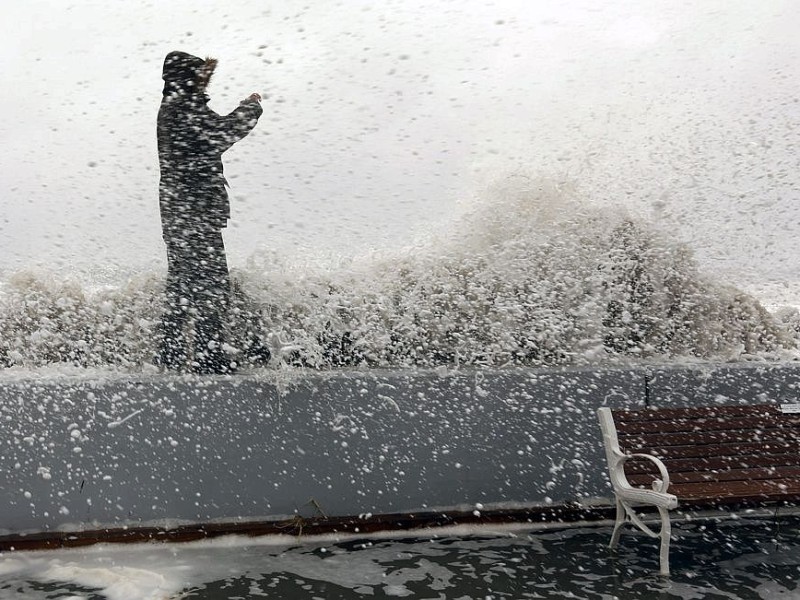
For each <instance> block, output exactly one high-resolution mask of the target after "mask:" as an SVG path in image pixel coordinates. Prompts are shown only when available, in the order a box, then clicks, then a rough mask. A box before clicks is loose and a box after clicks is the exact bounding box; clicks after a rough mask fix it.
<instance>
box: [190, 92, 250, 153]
mask: <svg viewBox="0 0 800 600" xmlns="http://www.w3.org/2000/svg"><path fill="white" fill-rule="evenodd" d="M263 112H264V111H263V109H262V108H261V105H260V104H259V103H258V102H249V101H246V102H243V103H242V104H240V105H239V106H238V107H237V108H236V109H235V110H234V111H233V112H231V113H230V114H227V115H224V116H222V115H218V114H217V113H215V112H214V111H213V110H211V109H210V108H209V109H207V110H206V111H205V113H204V115H203V119H202V122H201V123H200V124H199V129H200V131H201V132H202V133H201V135H202V136H203V137H204V138H205V139H206V141H207V142H208V143H210V144H211V146H212V147H213V148H214V151H215V152H217V153H218V154H222V153H223V152H225V151H226V150H227V149H228V148H230V147H231V146H233V145H234V144H235V143H236V142H238V141H239V140H241V139H242V138H243V137H245V136H246V135H247V134H248V133H250V132H251V131H252V130H253V127H255V126H256V123H257V122H258V118H259V117H260V116H261V114H262V113H263Z"/></svg>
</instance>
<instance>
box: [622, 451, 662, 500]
mask: <svg viewBox="0 0 800 600" xmlns="http://www.w3.org/2000/svg"><path fill="white" fill-rule="evenodd" d="M631 458H644V459H647V460H649V461H650V462H652V463H653V464H654V465H655V466H656V467H658V471H659V473H660V474H661V479H656V480H654V481H653V490H654V491H656V492H661V493H663V494H666V493H667V489H669V473H668V472H667V467H666V466H665V465H664V463H663V462H661V459H659V458H658V457H656V456H653V455H652V454H641V453H637V454H620V455H619V460H618V461H617V464H616V465H615V468H616V469H618V470H619V474H620V476H621V477H622V478H624V479H627V478H626V477H625V471H624V469H623V467H624V465H625V462H626V461H627V460H629V459H631Z"/></svg>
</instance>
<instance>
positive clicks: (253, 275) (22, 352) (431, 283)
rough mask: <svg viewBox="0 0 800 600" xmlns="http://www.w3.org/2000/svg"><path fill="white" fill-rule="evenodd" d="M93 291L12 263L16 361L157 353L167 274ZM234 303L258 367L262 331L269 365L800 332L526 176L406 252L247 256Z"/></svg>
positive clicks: (660, 238) (499, 357)
mask: <svg viewBox="0 0 800 600" xmlns="http://www.w3.org/2000/svg"><path fill="white" fill-rule="evenodd" d="M90 289H91V287H90V286H89V285H87V284H85V283H84V284H81V283H80V282H78V281H74V280H67V279H63V278H59V277H58V276H56V275H55V274H49V275H41V274H40V275H35V274H33V273H18V274H16V275H14V276H12V277H11V278H9V279H8V280H7V281H6V282H5V284H4V292H5V293H4V294H3V295H2V296H0V361H1V362H2V364H3V365H5V366H11V365H21V366H23V367H38V366H42V365H46V364H52V363H57V362H67V363H73V364H77V365H81V366H91V367H102V366H108V367H112V368H114V369H118V370H126V371H134V372H135V371H140V370H142V369H143V368H146V365H149V363H150V361H151V359H152V357H153V356H154V354H155V350H156V346H157V340H156V331H157V321H158V315H159V314H160V312H161V309H162V305H161V303H162V291H163V280H162V279H161V278H159V277H158V276H156V275H154V274H143V275H141V276H139V277H137V278H135V279H131V280H130V281H129V282H128V283H127V284H126V285H124V286H121V287H118V288H108V287H106V288H103V289H100V290H92V291H88V290H90ZM231 308H232V309H231V311H230V319H229V324H228V331H229V345H228V346H227V347H228V349H229V351H230V352H232V353H233V354H234V355H235V356H237V357H238V358H239V360H240V362H242V363H243V364H244V365H245V366H247V365H248V362H250V361H252V360H253V359H252V354H251V353H250V352H249V350H250V349H252V348H254V347H268V348H270V349H271V351H272V360H271V363H270V364H271V365H272V366H278V365H284V366H303V367H312V368H317V369H329V368H336V367H343V366H360V367H379V368H414V367H423V368H434V367H438V366H442V365H445V366H449V367H458V366H461V365H474V366H486V367H503V366H506V365H528V366H554V365H576V364H577V365H581V364H584V365H585V364H609V363H610V364H614V363H621V362H630V361H655V362H669V361H677V360H686V359H692V360H714V361H731V360H743V359H747V358H753V357H758V358H762V359H763V358H770V357H772V358H774V357H779V356H785V352H786V351H787V350H790V349H792V348H793V347H794V336H793V334H792V332H791V331H790V327H787V326H786V325H783V324H781V323H779V322H778V321H777V320H775V319H774V318H773V317H772V316H771V315H770V314H769V313H768V312H767V311H766V310H765V309H763V308H762V307H761V306H760V305H759V303H758V302H757V301H756V300H755V299H754V298H752V297H750V296H747V295H746V294H744V293H742V292H740V291H738V290H736V289H735V288H733V287H731V286H729V285H726V284H724V283H720V282H715V281H713V280H712V279H711V278H710V277H708V276H706V275H704V274H702V273H701V272H700V271H699V269H698V267H697V265H696V263H695V261H694V258H693V256H692V253H691V251H690V249H689V248H688V247H687V246H686V245H684V244H681V243H679V242H677V241H675V240H673V239H671V238H670V237H668V236H667V235H666V234H665V233H663V232H660V231H658V230H657V228H656V227H654V226H653V225H652V224H650V223H648V222H646V221H645V220H643V219H641V218H637V217H633V216H631V215H628V214H626V213H625V212H624V211H621V210H614V209H608V208H599V207H596V206H593V205H592V204H590V203H586V202H580V201H578V200H576V199H574V198H573V197H572V195H571V194H570V193H569V192H568V191H565V189H564V188H563V187H562V186H559V185H556V184H554V183H551V182H547V181H542V180H536V179H530V178H527V177H522V176H515V177H510V178H506V179H504V180H503V181H502V182H501V184H499V185H496V186H494V187H493V188H492V189H490V190H489V191H488V192H487V193H486V194H485V195H484V196H483V197H481V198H478V199H476V200H475V201H474V202H473V203H471V204H469V205H466V206H465V208H464V210H463V211H462V214H460V215H459V216H457V217H454V218H453V219H452V220H451V221H450V222H449V223H447V224H446V225H441V226H439V227H435V226H431V228H430V230H429V231H428V232H427V234H426V236H425V237H424V238H422V239H420V240H418V241H417V243H416V244H415V245H413V246H412V247H409V248H406V249H404V250H403V251H397V252H394V253H388V252H384V253H381V254H376V255H374V256H372V257H369V259H366V258H362V259H354V260H353V261H351V262H349V263H342V264H339V265H337V266H335V267H328V268H324V269H323V268H319V267H314V266H312V265H306V266H305V268H302V267H300V266H298V265H297V264H293V263H292V262H291V261H289V260H288V259H287V258H286V257H282V256H277V255H275V254H267V255H266V257H265V258H264V257H262V260H261V261H257V260H255V259H254V260H251V261H248V264H247V265H245V266H244V267H243V268H240V269H236V270H234V290H233V302H232V307H231ZM783 321H784V322H786V319H783ZM260 356H261V357H262V358H263V356H264V355H263V353H262V354H261V355H260ZM254 364H255V365H256V366H263V363H260V362H258V361H257V360H256V362H255V363H254Z"/></svg>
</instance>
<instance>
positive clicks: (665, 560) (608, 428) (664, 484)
mask: <svg viewBox="0 0 800 600" xmlns="http://www.w3.org/2000/svg"><path fill="white" fill-rule="evenodd" d="M597 417H598V418H599V419H600V429H601V430H602V432H603V445H604V446H605V449H606V459H607V460H608V474H609V477H610V479H611V486H612V488H613V490H614V496H615V498H616V505H617V518H616V521H615V523H614V531H613V533H612V534H611V542H610V544H609V547H610V548H611V549H612V550H614V549H616V547H617V545H618V543H619V536H620V533H621V528H622V526H623V525H624V524H625V523H631V524H632V525H635V526H636V527H638V528H639V529H640V530H641V531H643V532H644V533H646V534H647V535H649V536H650V537H653V538H661V551H660V554H659V563H660V567H661V569H660V572H661V574H662V575H669V542H670V536H671V533H672V527H671V525H670V520H669V511H670V510H671V509H673V508H677V506H678V498H677V497H676V496H674V495H673V494H669V493H667V490H668V489H669V473H668V472H667V468H666V466H665V465H664V463H663V462H661V460H659V459H658V458H657V457H655V456H653V455H652V454H625V453H624V452H622V450H621V449H620V447H619V440H618V438H617V427H616V425H615V424H614V416H613V414H612V413H611V409H610V408H608V407H605V406H603V407H601V408H599V409H598V410H597ZM631 458H641V459H645V460H649V461H651V462H652V463H653V464H654V465H655V466H656V467H657V468H658V471H659V473H660V474H661V479H655V480H653V484H652V487H653V489H652V490H648V489H644V488H638V487H634V486H632V485H631V484H630V483H629V482H628V478H627V477H626V476H625V462H626V461H627V460H629V459H631ZM635 506H654V507H656V508H657V509H658V514H659V516H660V518H661V529H660V531H659V532H658V533H656V532H655V531H653V530H652V529H650V527H648V526H647V525H646V524H645V523H644V522H643V521H642V519H641V518H640V517H639V516H638V515H637V514H636V511H635V510H634V507H635Z"/></svg>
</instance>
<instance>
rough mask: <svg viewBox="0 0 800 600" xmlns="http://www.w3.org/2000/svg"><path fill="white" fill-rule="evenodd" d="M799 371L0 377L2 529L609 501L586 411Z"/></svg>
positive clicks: (688, 400)
mask: <svg viewBox="0 0 800 600" xmlns="http://www.w3.org/2000/svg"><path fill="white" fill-rule="evenodd" d="M798 386H800V366H797V365H793V364H782V365H763V364H755V365H752V364H745V365H718V366H713V365H704V366H688V367H663V368H659V367H648V368H643V367H637V368H619V369H591V370H590V369H569V370H533V369H514V370H459V371H447V372H445V371H442V372H340V373H332V374H316V373H311V374H306V375H296V374H295V375H292V377H291V379H288V380H287V379H285V378H283V379H278V378H276V377H264V378H260V377H248V376H237V377H233V378H213V377H212V378H192V377H186V378H181V377H172V378H164V377H149V378H139V379H134V378H130V379H119V378H113V379H105V380H81V379H74V378H60V379H46V380H37V379H33V378H31V379H16V380H13V379H8V378H7V379H5V380H3V381H2V382H0V461H1V462H0V464H1V465H2V470H3V476H2V480H0V507H2V510H0V530H2V532H3V533H6V534H8V533H16V532H22V531H45V530H53V529H58V528H65V527H91V526H96V525H97V524H102V525H108V524H119V525H123V524H125V525H137V524H142V523H150V522H153V521H163V520H170V521H192V522H204V521H212V520H234V519H246V520H251V519H260V518H270V517H272V518H277V517H282V516H286V515H293V514H301V515H307V516H308V515H312V514H314V513H315V512H317V511H322V512H324V514H325V515H327V516H345V515H359V514H364V513H372V514H380V513H392V512H405V511H418V510H423V509H426V508H427V509H430V508H436V507H449V506H457V505H461V506H472V505H475V504H478V503H480V504H484V505H489V504H494V503H521V504H550V503H553V504H562V503H566V502H574V501H583V502H587V501H589V500H591V499H595V498H597V497H608V496H609V495H610V492H609V488H608V485H607V482H606V478H605V463H604V458H603V452H602V447H601V442H600V439H599V431H598V427H597V421H596V416H595V410H596V409H597V407H599V406H602V405H610V406H614V407H642V406H646V405H652V406H670V405H674V406H685V405H693V404H709V403H713V402H717V403H720V404H733V403H750V404H752V403H761V402H794V401H796V399H797V398H798Z"/></svg>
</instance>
